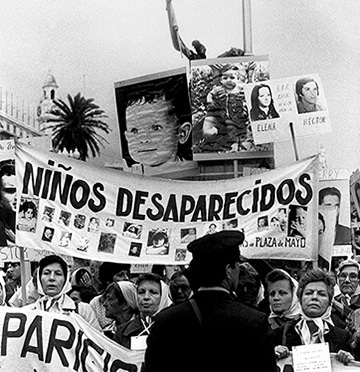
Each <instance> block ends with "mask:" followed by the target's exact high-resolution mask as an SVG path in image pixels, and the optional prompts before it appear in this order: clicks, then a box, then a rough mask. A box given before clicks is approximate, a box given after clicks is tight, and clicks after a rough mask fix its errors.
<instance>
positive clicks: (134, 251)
mask: <svg viewBox="0 0 360 372" xmlns="http://www.w3.org/2000/svg"><path fill="white" fill-rule="evenodd" d="M141 247H142V244H141V243H137V242H131V244H130V249H129V256H133V257H140V254H141Z"/></svg>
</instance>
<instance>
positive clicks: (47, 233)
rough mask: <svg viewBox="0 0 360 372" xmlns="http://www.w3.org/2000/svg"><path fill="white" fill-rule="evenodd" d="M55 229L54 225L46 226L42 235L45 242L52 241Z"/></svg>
mask: <svg viewBox="0 0 360 372" xmlns="http://www.w3.org/2000/svg"><path fill="white" fill-rule="evenodd" d="M54 232H55V230H54V229H53V228H52V227H48V226H45V227H44V231H43V233H42V236H41V240H43V241H44V242H51V241H52V239H53V237H54Z"/></svg>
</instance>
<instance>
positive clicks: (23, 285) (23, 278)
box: [19, 247, 26, 306]
mask: <svg viewBox="0 0 360 372" xmlns="http://www.w3.org/2000/svg"><path fill="white" fill-rule="evenodd" d="M19 253H20V270H21V295H22V306H25V305H26V272H25V255H24V248H23V247H19Z"/></svg>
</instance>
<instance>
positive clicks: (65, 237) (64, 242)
mask: <svg viewBox="0 0 360 372" xmlns="http://www.w3.org/2000/svg"><path fill="white" fill-rule="evenodd" d="M71 237H72V233H70V232H68V231H62V232H61V237H60V241H59V246H60V247H68V246H69V244H70V241H71Z"/></svg>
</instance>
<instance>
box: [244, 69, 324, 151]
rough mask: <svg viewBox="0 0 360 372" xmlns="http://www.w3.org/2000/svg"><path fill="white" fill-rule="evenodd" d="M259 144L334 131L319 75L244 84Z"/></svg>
mask: <svg viewBox="0 0 360 372" xmlns="http://www.w3.org/2000/svg"><path fill="white" fill-rule="evenodd" d="M244 89H245V97H246V103H247V105H248V107H249V113H250V115H249V116H250V120H251V128H252V132H253V135H254V140H255V143H256V144H261V143H266V142H277V141H283V140H286V139H290V138H291V131H290V126H289V124H290V123H292V124H293V129H294V132H295V135H296V137H300V136H307V135H314V134H319V133H328V132H331V124H330V118H329V112H328V109H327V105H326V101H325V95H324V89H323V87H322V84H321V80H320V77H319V76H318V75H316V74H314V75H306V76H294V77H290V78H284V79H277V80H268V81H265V82H257V83H254V84H248V85H246V86H245V87H244Z"/></svg>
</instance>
